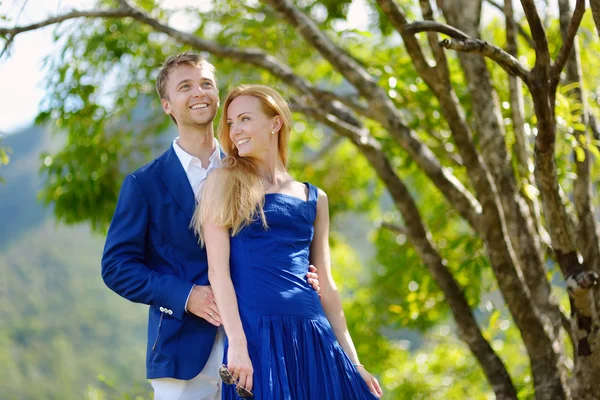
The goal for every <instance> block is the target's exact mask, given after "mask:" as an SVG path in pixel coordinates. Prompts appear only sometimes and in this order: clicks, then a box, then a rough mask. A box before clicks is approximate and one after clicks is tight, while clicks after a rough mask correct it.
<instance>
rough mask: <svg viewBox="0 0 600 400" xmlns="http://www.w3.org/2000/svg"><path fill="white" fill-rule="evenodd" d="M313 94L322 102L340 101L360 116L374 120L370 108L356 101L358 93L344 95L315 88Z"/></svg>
mask: <svg viewBox="0 0 600 400" xmlns="http://www.w3.org/2000/svg"><path fill="white" fill-rule="evenodd" d="M312 93H313V94H314V95H315V97H318V98H320V99H322V100H326V101H339V102H340V103H341V104H343V105H345V106H346V107H348V108H350V109H351V110H352V111H354V112H355V113H357V114H358V115H362V116H363V117H366V118H371V119H373V118H374V116H373V114H372V113H371V111H370V110H369V108H368V107H367V106H366V105H364V104H361V103H359V102H358V101H356V98H357V97H358V96H359V95H358V93H354V94H347V95H342V94H337V93H334V92H330V91H328V90H323V89H320V88H313V89H312Z"/></svg>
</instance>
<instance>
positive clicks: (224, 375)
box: [219, 365, 253, 398]
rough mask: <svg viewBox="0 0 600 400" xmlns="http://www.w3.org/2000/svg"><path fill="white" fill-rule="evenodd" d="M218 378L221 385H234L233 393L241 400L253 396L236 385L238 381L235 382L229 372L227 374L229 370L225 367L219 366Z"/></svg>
mask: <svg viewBox="0 0 600 400" xmlns="http://www.w3.org/2000/svg"><path fill="white" fill-rule="evenodd" d="M219 376H220V377H221V380H222V381H223V383H225V384H226V385H235V391H236V393H237V394H238V396H240V397H243V398H247V397H252V396H253V394H252V392H251V391H249V390H248V389H246V388H245V387H243V386H241V385H240V384H239V383H238V381H236V380H235V378H234V377H233V375H231V372H229V370H228V369H227V366H225V365H221V368H219Z"/></svg>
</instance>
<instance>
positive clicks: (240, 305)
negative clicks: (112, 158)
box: [194, 85, 381, 400]
mask: <svg viewBox="0 0 600 400" xmlns="http://www.w3.org/2000/svg"><path fill="white" fill-rule="evenodd" d="M290 126H291V113H290V110H289V107H288V106H287V104H286V102H285V100H283V98H282V97H281V96H280V95H279V94H278V93H277V92H276V91H275V90H273V89H271V88H269V87H267V86H262V85H249V86H245V85H244V86H239V87H237V88H235V89H234V90H233V91H231V93H229V95H228V96H227V99H226V100H225V104H224V107H223V116H222V118H221V121H220V124H219V140H220V143H221V145H222V146H223V148H224V150H225V151H226V152H227V154H229V157H227V158H226V159H225V160H224V161H225V162H224V164H225V166H224V167H223V168H220V169H218V170H215V171H214V172H211V174H210V176H209V177H208V180H207V183H206V185H205V187H204V192H203V195H202V202H201V204H200V206H199V207H198V208H197V210H196V213H195V216H194V227H195V229H196V230H197V232H198V233H199V234H200V237H201V240H202V241H203V242H204V243H205V245H206V248H207V253H208V263H209V279H210V282H211V286H212V288H213V292H214V295H215V298H216V302H217V306H218V307H219V310H220V312H221V319H222V321H223V325H224V327H225V332H226V334H227V339H228V342H227V344H226V354H225V357H224V358H225V364H226V366H225V365H224V368H223V370H222V371H221V372H222V376H223V378H224V381H225V382H226V383H235V385H228V386H225V387H223V399H233V398H237V396H236V392H237V393H238V394H239V395H245V396H246V397H249V396H250V394H249V393H248V392H246V391H245V390H244V389H247V390H248V391H250V392H252V391H253V392H254V397H255V398H256V399H269V400H276V399H294V400H296V399H324V400H325V399H327V400H330V399H340V400H341V399H344V400H348V399H373V398H376V397H380V396H381V388H380V387H379V384H378V382H377V380H376V379H375V378H374V377H373V376H372V375H371V374H370V373H369V372H367V370H366V369H365V368H364V366H363V365H362V364H360V361H359V360H358V356H357V354H356V349H355V348H354V344H353V343H352V339H351V338H350V334H349V333H348V328H347V326H346V320H345V317H344V313H343V311H342V304H341V299H340V296H339V293H338V291H337V289H336V286H335V283H334V281H333V278H332V276H331V271H330V261H329V243H328V241H329V210H328V203H327V196H326V195H325V193H324V192H323V191H321V190H319V189H317V188H315V187H314V186H312V185H310V184H308V183H307V184H303V183H300V182H297V181H295V180H294V179H293V178H292V177H291V176H290V175H289V174H288V172H287V170H286V165H287V154H286V152H287V143H288V137H289V133H290ZM309 264H313V265H314V266H315V267H316V268H317V271H318V273H319V278H320V281H321V293H322V299H321V301H319V296H318V294H317V293H316V292H315V291H314V290H312V289H311V287H310V286H309V284H308V283H307V282H306V280H305V278H304V276H305V275H306V272H307V270H308V265H309ZM336 339H337V340H336ZM228 379H229V382H228V381H227V380H228ZM234 380H235V381H234Z"/></svg>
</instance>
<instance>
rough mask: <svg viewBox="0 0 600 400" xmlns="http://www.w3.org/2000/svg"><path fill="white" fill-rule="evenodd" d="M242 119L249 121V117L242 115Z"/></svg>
mask: <svg viewBox="0 0 600 400" xmlns="http://www.w3.org/2000/svg"><path fill="white" fill-rule="evenodd" d="M242 121H250V117H242Z"/></svg>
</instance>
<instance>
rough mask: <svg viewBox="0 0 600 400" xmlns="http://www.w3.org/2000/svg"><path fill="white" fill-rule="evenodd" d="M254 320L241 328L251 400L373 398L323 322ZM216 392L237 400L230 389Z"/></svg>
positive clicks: (271, 317)
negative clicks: (251, 374)
mask: <svg viewBox="0 0 600 400" xmlns="http://www.w3.org/2000/svg"><path fill="white" fill-rule="evenodd" d="M256 322H257V323H258V324H259V326H258V327H253V329H246V336H247V340H248V349H249V353H250V359H251V360H252V367H253V368H254V379H253V380H254V388H253V390H252V391H253V393H254V399H255V400H362V399H365V400H372V399H376V397H375V396H374V395H373V394H372V393H371V392H370V391H369V388H368V387H367V384H366V383H365V381H364V379H363V378H362V377H361V376H360V374H359V373H358V371H357V369H356V367H354V365H353V364H352V362H351V361H350V359H349V358H348V356H347V355H346V353H345V352H344V350H343V349H342V348H341V346H340V345H339V343H338V342H337V340H336V338H335V336H334V334H333V330H332V328H331V326H330V325H329V322H328V321H327V319H326V318H324V317H323V318H319V319H311V318H304V317H298V316H280V315H268V316H261V317H260V321H256ZM224 363H225V364H227V343H226V345H225V356H224ZM222 393H223V395H222V399H225V400H231V399H240V397H238V396H237V394H236V391H235V386H234V385H223V390H222Z"/></svg>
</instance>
